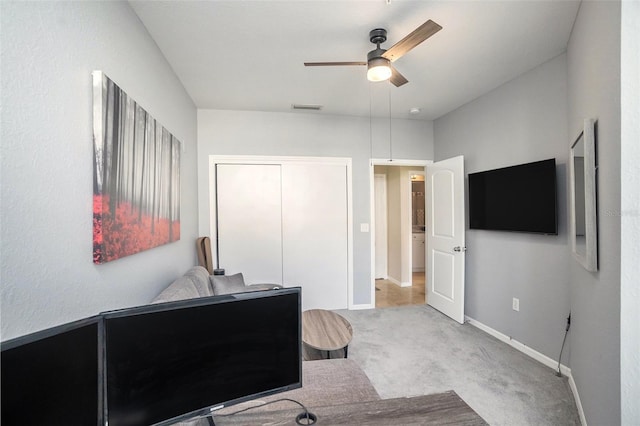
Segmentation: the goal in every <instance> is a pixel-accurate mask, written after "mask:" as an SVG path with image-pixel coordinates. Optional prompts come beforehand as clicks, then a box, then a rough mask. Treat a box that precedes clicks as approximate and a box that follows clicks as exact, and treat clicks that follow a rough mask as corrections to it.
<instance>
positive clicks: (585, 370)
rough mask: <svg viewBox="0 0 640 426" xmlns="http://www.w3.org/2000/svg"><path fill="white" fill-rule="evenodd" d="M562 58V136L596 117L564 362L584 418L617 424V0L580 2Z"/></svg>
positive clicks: (572, 275)
mask: <svg viewBox="0 0 640 426" xmlns="http://www.w3.org/2000/svg"><path fill="white" fill-rule="evenodd" d="M596 27H597V28H598V30H597V31H594V28H596ZM567 61H568V81H569V87H568V96H569V98H568V99H569V103H568V106H569V109H568V112H569V113H568V126H569V134H570V135H571V136H572V137H574V138H575V137H577V135H578V133H579V132H580V130H581V127H582V122H583V120H584V119H585V118H594V119H596V120H598V124H597V130H596V150H597V161H598V177H597V185H598V259H599V268H600V270H599V271H598V272H594V273H591V272H587V271H586V270H585V269H584V268H582V267H581V266H580V264H579V263H578V262H577V261H575V260H574V259H573V258H571V259H570V280H571V318H572V324H571V332H570V337H569V341H570V344H571V358H570V366H571V372H572V375H573V377H574V380H575V382H576V386H577V388H578V392H579V394H580V399H581V401H582V405H583V408H584V412H585V417H586V420H587V424H591V425H599V424H620V285H619V283H620V235H621V234H620V200H621V199H620V2H609V1H583V2H582V4H581V6H580V10H579V12H578V16H577V18H576V22H575V24H574V28H573V32H572V34H571V38H570V40H569V45H568V47H567ZM636 78H637V75H636ZM636 143H637V141H636ZM636 167H637V165H636ZM636 260H637V259H636ZM636 309H637V307H636ZM636 350H637V348H636Z"/></svg>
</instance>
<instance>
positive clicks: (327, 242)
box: [282, 164, 349, 310]
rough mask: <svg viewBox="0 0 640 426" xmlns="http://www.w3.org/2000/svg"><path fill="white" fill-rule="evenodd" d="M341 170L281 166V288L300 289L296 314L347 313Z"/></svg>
mask: <svg viewBox="0 0 640 426" xmlns="http://www.w3.org/2000/svg"><path fill="white" fill-rule="evenodd" d="M347 196H348V194H347V168H346V166H345V165H343V164H283V165H282V224H283V228H282V239H283V260H284V265H283V270H284V283H285V285H288V286H300V287H302V309H303V310H307V309H316V308H322V309H346V308H347V307H348V290H349V289H348V274H349V270H348V233H349V229H348V204H347Z"/></svg>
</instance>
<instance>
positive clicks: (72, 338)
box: [0, 317, 102, 426]
mask: <svg viewBox="0 0 640 426" xmlns="http://www.w3.org/2000/svg"><path fill="white" fill-rule="evenodd" d="M99 323H100V318H99V317H92V318H88V319H84V320H80V321H77V322H73V323H69V324H65V325H62V326H59V327H54V328H51V329H48V330H43V331H40V332H37V333H33V334H29V335H27V336H23V337H19V338H16V339H13V340H9V341H6V342H2V355H1V356H2V359H1V360H0V362H1V365H2V367H1V368H2V378H1V381H2V384H1V388H2V415H1V417H2V421H1V423H2V424H3V425H4V426H10V425H98V424H101V423H102V421H101V418H102V417H101V412H102V409H101V405H102V404H101V395H102V393H101V390H100V389H101V383H100V377H101V376H100V356H99V327H100V326H99Z"/></svg>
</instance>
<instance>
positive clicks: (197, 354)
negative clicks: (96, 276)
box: [103, 288, 302, 426]
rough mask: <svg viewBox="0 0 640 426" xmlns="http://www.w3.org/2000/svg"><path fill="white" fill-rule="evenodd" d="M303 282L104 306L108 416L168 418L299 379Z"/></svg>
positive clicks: (115, 421)
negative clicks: (112, 308) (293, 285)
mask: <svg viewBox="0 0 640 426" xmlns="http://www.w3.org/2000/svg"><path fill="white" fill-rule="evenodd" d="M300 301H301V296H300V288H287V289H279V290H269V291H257V292H250V293H240V294H236V295H226V296H213V297H205V298H198V299H191V300H185V301H178V302H169V303H163V304H157V305H148V306H143V307H139V308H132V309H125V310H120V311H115V312H107V313H103V316H104V327H105V361H106V366H105V374H106V376H105V385H106V391H105V396H106V403H105V421H107V422H108V424H109V426H128V425H143V424H144V425H149V424H161V425H165V424H170V423H173V422H176V421H179V420H184V419H187V418H191V417H195V416H199V415H207V414H210V413H211V412H212V410H213V409H215V408H216V407H221V406H228V405H231V404H235V403H238V402H242V401H245V400H249V399H253V398H256V397H260V396H264V395H270V394H273V393H277V392H281V391H285V390H290V389H295V388H298V387H300V386H302V356H301V303H300Z"/></svg>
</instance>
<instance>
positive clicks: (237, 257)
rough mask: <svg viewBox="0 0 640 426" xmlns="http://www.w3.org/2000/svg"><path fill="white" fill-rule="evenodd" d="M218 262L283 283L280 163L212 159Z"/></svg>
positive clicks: (248, 277) (254, 278)
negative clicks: (214, 176) (214, 161)
mask: <svg viewBox="0 0 640 426" xmlns="http://www.w3.org/2000/svg"><path fill="white" fill-rule="evenodd" d="M216 169H217V170H216V193H217V204H218V235H219V249H220V267H221V268H224V269H226V273H227V275H231V274H234V273H237V272H242V274H243V276H244V279H245V282H247V283H275V284H282V283H283V281H282V206H281V199H282V197H281V166H280V165H279V164H268V165H265V164H217V165H216Z"/></svg>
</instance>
